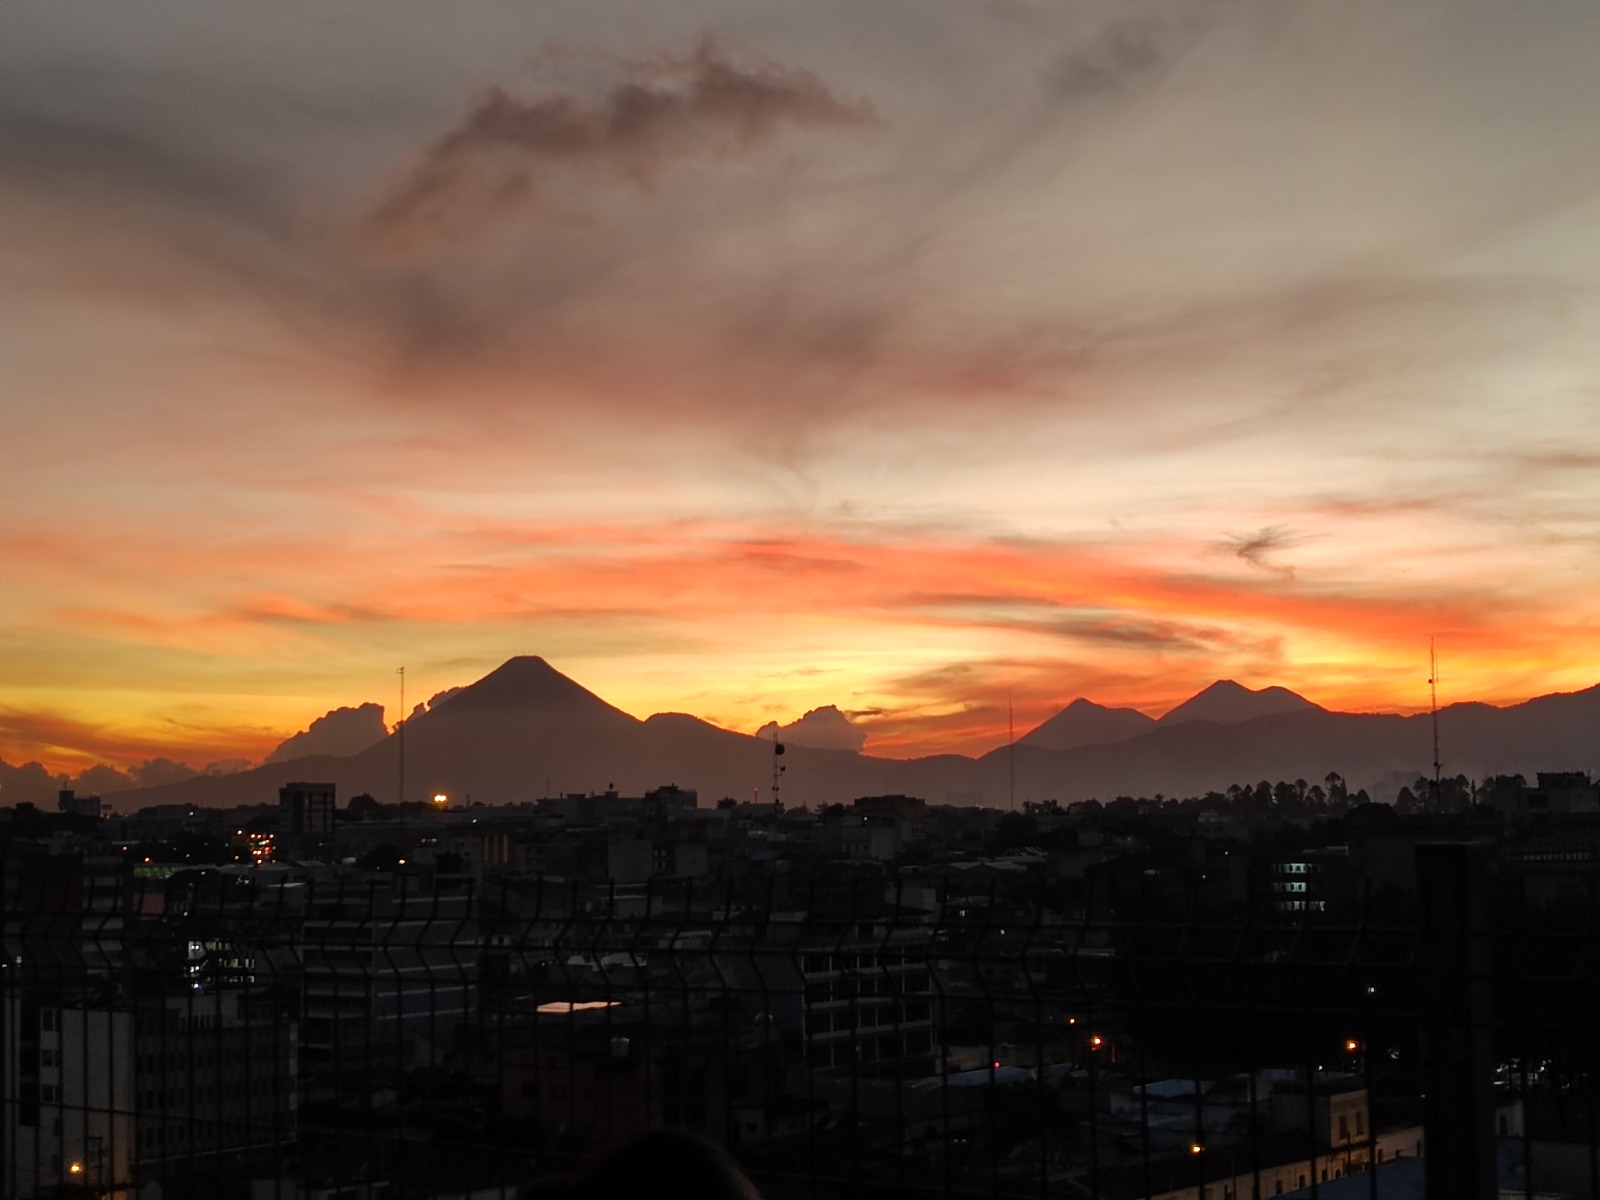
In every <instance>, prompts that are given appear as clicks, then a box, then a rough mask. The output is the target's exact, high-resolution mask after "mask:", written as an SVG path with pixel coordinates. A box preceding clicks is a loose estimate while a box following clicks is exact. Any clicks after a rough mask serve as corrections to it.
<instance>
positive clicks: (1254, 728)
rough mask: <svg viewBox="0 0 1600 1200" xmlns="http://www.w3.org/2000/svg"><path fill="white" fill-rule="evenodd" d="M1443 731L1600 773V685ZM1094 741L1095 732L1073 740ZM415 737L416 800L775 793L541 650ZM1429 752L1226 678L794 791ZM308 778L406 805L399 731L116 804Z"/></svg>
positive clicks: (791, 789) (409, 782)
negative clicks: (995, 743) (975, 747)
mask: <svg viewBox="0 0 1600 1200" xmlns="http://www.w3.org/2000/svg"><path fill="white" fill-rule="evenodd" d="M1140 729H1142V730H1143V732H1139V731H1138V730H1140ZM1130 730H1132V731H1134V732H1132V733H1131V734H1130V733H1129V732H1128V731H1130ZM1439 730H1440V746H1441V751H1442V757H1443V759H1444V763H1445V771H1446V773H1447V774H1450V775H1456V774H1464V775H1467V776H1469V777H1471V778H1482V777H1484V776H1486V775H1489V774H1512V773H1517V772H1521V773H1523V774H1526V775H1531V774H1532V773H1533V772H1535V771H1540V770H1545V771H1549V770H1592V769H1594V768H1596V767H1600V741H1597V738H1596V732H1597V731H1600V687H1594V688H1589V689H1587V690H1585V691H1582V692H1575V693H1570V694H1557V695H1550V696H1541V697H1539V698H1537V699H1534V700H1530V701H1527V702H1526V703H1524V704H1517V705H1512V706H1510V707H1507V708H1496V707H1493V706H1491V705H1487V704H1457V705H1452V706H1450V707H1448V708H1445V709H1442V710H1441V711H1440V713H1439ZM1087 737H1094V738H1096V739H1098V740H1096V741H1093V742H1088V741H1081V740H1080V741H1077V742H1076V744H1071V743H1072V742H1073V739H1075V738H1087ZM405 739H406V741H405V755H406V792H405V798H406V799H410V800H419V799H423V798H425V797H427V796H430V795H432V794H434V793H435V792H445V793H447V794H448V795H450V796H451V797H452V798H453V799H455V800H456V801H457V802H458V803H459V802H464V801H466V800H467V799H468V798H469V797H470V798H471V799H473V800H482V801H484V802H485V803H508V802H516V801H527V800H534V799H538V798H540V797H544V796H550V795H558V794H561V793H563V792H589V791H602V790H605V789H607V788H608V787H612V786H614V787H616V789H617V790H618V791H621V792H623V793H624V794H634V795H637V794H639V793H640V792H643V791H645V790H647V789H649V788H652V787H656V786H659V785H662V784H668V783H675V784H678V785H679V786H682V787H685V788H693V789H695V790H697V791H698V792H699V793H700V798H701V802H702V803H703V804H706V805H710V804H712V803H715V802H716V801H717V800H718V799H720V798H722V797H724V796H733V797H735V798H738V799H749V798H751V797H752V796H754V797H757V798H760V799H763V800H764V799H767V798H769V797H770V794H771V792H770V789H771V785H772V778H773V776H772V768H773V765H774V753H773V744H772V742H771V741H770V740H767V739H764V738H758V737H752V736H750V735H747V734H742V733H735V732H732V731H730V730H727V729H720V728H718V727H717V726H715V725H712V724H709V723H708V722H706V721H703V720H700V719H699V718H697V717H692V716H688V715H686V714H683V713H658V714H656V715H655V716H652V717H650V718H649V719H648V720H644V721H641V720H639V719H637V718H636V717H633V716H631V715H629V714H628V713H625V712H623V711H622V710H621V709H618V708H615V707H613V706H612V705H610V704H607V703H606V702H605V701H604V700H602V699H601V698H600V697H598V696H596V695H595V694H594V693H593V692H590V691H588V690H587V689H585V688H583V687H582V686H580V685H579V684H577V683H575V682H573V681H572V680H571V679H569V678H567V677H566V676H565V675H563V674H561V672H559V671H557V670H556V669H555V668H554V667H552V666H550V665H549V664H548V663H546V662H545V661H544V660H543V659H540V658H516V659H512V660H511V661H510V662H508V663H506V664H505V665H504V666H501V667H500V668H498V669H497V670H495V671H493V672H491V673H490V674H489V675H486V676H485V677H484V678H482V679H480V680H479V681H478V682H476V683H474V684H472V685H470V686H469V687H465V688H462V689H460V690H459V691H456V692H455V693H454V694H452V695H451V696H450V697H449V698H448V699H446V700H442V701H441V702H439V703H438V704H435V705H432V706H431V707H430V708H429V709H428V710H427V711H425V712H422V713H420V714H418V715H416V716H413V717H412V718H411V720H409V721H408V722H407V723H406V727H405ZM1431 761H1432V731H1431V723H1430V721H1429V718H1428V716H1427V715H1426V714H1423V715H1420V716H1410V717H1402V716H1398V715H1394V714H1363V713H1338V712H1329V711H1328V710H1326V709H1323V708H1321V707H1319V706H1317V705H1315V704H1313V703H1311V702H1310V701H1309V700H1306V699H1305V698H1304V697H1301V696H1297V695H1295V694H1294V693H1293V692H1290V691H1287V690H1286V689H1283V688H1264V689H1261V690H1260V691H1252V690H1250V689H1248V688H1244V687H1241V686H1240V685H1238V684H1237V683H1232V682H1228V681H1223V682H1220V683H1216V684H1213V685H1212V686H1211V687H1208V688H1206V689H1205V690H1204V691H1203V692H1201V693H1199V695H1197V696H1195V697H1194V698H1193V699H1191V700H1188V701H1186V702H1184V703H1183V704H1180V705H1179V706H1178V707H1177V708H1175V709H1173V710H1172V711H1171V712H1169V713H1168V714H1167V715H1166V716H1165V717H1163V718H1162V719H1161V720H1160V721H1158V722H1151V721H1150V720H1149V718H1147V717H1141V716H1140V715H1139V714H1137V713H1131V712H1130V711H1129V710H1125V709H1124V710H1118V709H1108V708H1104V707H1102V706H1100V705H1096V704H1093V703H1091V702H1089V701H1077V702H1075V703H1073V704H1071V705H1068V706H1067V708H1066V709H1064V710H1063V711H1062V712H1061V713H1059V714H1057V716H1055V717H1053V718H1051V719H1050V720H1049V721H1046V722H1045V723H1044V724H1043V725H1041V726H1039V727H1038V728H1037V729H1035V730H1032V731H1030V732H1029V733H1028V735H1026V736H1025V737H1023V738H1021V739H1019V740H1018V742H1017V744H1016V746H1015V747H1013V748H1009V749H1008V748H1006V747H1001V748H998V749H996V750H994V751H991V752H990V753H988V754H985V755H983V756H982V757H981V758H977V759H972V758H965V757H962V756H959V755H953V754H947V755H939V756H936V757H930V758H922V759H913V760H909V761H905V760H895V759H885V758H874V757H871V756H869V755H864V754H858V753H855V752H853V751H849V750H828V749H818V748H815V747H809V746H804V745H799V744H791V745H789V746H787V753H786V754H785V756H784V759H783V765H784V766H785V768H786V771H785V774H784V775H783V777H782V783H781V786H782V792H781V795H782V798H783V799H784V800H785V802H786V803H789V804H800V803H810V804H818V803H827V802H836V801H849V800H851V799H853V798H854V797H856V796H864V795H875V794H882V793H887V792H904V793H908V794H911V795H918V796H923V797H925V798H926V799H928V800H929V801H930V802H932V803H935V804H942V803H948V802H951V801H956V802H962V803H966V802H979V803H988V804H991V805H1000V804H1004V803H1005V802H1006V800H1007V798H1008V796H1010V795H1011V794H1013V793H1012V784H1011V781H1012V780H1013V779H1014V780H1015V793H1014V794H1015V796H1016V798H1017V799H1018V800H1019V801H1020V800H1028V799H1040V800H1042V799H1058V800H1061V801H1064V802H1070V801H1073V800H1081V799H1089V798H1098V799H1101V800H1109V799H1114V798H1115V797H1117V796H1119V795H1131V796H1140V795H1144V796H1153V795H1155V794H1157V793H1161V794H1164V795H1167V796H1190V795H1200V794H1203V793H1205V792H1206V791H1208V790H1218V791H1220V790H1222V789H1224V788H1226V787H1227V786H1228V785H1229V784H1230V783H1240V784H1253V783H1255V782H1258V781H1260V780H1263V779H1265V780H1268V781H1269V782H1276V781H1277V780H1280V779H1285V780H1291V781H1292V780H1295V779H1304V780H1306V781H1308V782H1311V783H1316V782H1320V781H1322V780H1323V778H1324V777H1325V776H1326V775H1327V774H1328V773H1329V772H1335V771H1336V772H1338V773H1339V774H1340V775H1342V776H1343V777H1344V778H1345V780H1346V782H1347V783H1348V784H1349V786H1350V788H1351V789H1352V790H1355V789H1356V788H1360V787H1369V786H1372V785H1373V784H1374V783H1375V781H1377V780H1379V779H1382V778H1384V777H1385V776H1388V775H1396V774H1398V775H1400V776H1402V777H1403V776H1404V775H1406V774H1408V773H1409V774H1410V775H1411V776H1412V777H1418V776H1422V775H1426V774H1429V773H1431V768H1430V766H1429V764H1430V763H1431ZM297 779H308V780H318V781H327V782H332V783H333V784H335V785H336V787H337V788H338V794H339V797H340V803H341V805H342V804H343V803H344V802H345V801H346V800H348V798H349V797H350V796H352V795H355V794H357V793H360V792H369V793H371V794H372V795H374V796H376V797H377V798H378V799H380V800H382V801H384V802H385V803H388V802H392V801H393V800H395V799H396V797H397V788H398V783H399V739H398V737H397V735H395V734H390V735H389V736H388V737H386V738H385V739H384V740H383V741H381V742H380V743H378V744H377V745H375V746H372V747H370V748H368V749H366V750H364V751H362V752H361V753H359V754H355V755H351V756H349V757H343V758H337V757H332V756H328V755H322V756H317V757H312V758H302V759H297V760H295V761H293V762H287V763H270V764H265V765H263V766H260V767H257V768H255V769H254V770H250V771H244V772H241V773H239V774H235V775H228V776H221V777H217V776H199V777H196V778H193V779H188V780H184V781H182V782H180V783H174V784H169V785H166V786H162V787H151V788H141V789H137V790H133V791H128V792H121V793H118V794H117V796H116V797H115V800H116V803H117V806H118V808H119V810H121V811H125V812H126V811H132V809H134V808H138V807H142V806H144V805H147V804H176V803H187V804H205V805H235V804H262V803H273V802H275V801H276V799H277V789H278V788H279V787H280V786H281V785H282V784H284V783H287V782H290V781H292V780H297ZM1375 798H1378V799H1389V798H1390V797H1388V796H1384V795H1378V794H1376V793H1375Z"/></svg>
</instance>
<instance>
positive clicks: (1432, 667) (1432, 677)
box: [1428, 638, 1443, 812]
mask: <svg viewBox="0 0 1600 1200" xmlns="http://www.w3.org/2000/svg"><path fill="white" fill-rule="evenodd" d="M1428 707H1429V710H1430V711H1431V712H1432V714H1433V811H1434V812H1438V811H1439V809H1440V808H1441V807H1442V804H1441V800H1442V792H1441V791H1440V784H1439V772H1440V771H1441V770H1443V764H1442V763H1440V762H1439V660H1438V658H1437V656H1436V655H1435V654H1434V651H1433V639H1432V638H1429V639H1428Z"/></svg>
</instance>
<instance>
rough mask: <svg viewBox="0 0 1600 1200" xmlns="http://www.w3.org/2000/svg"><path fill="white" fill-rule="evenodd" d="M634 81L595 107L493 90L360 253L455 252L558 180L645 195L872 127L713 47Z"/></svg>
mask: <svg viewBox="0 0 1600 1200" xmlns="http://www.w3.org/2000/svg"><path fill="white" fill-rule="evenodd" d="M629 69H630V70H631V71H632V72H633V77H632V78H627V79H624V80H623V81H622V82H620V83H618V84H616V85H615V86H614V87H613V88H612V89H611V90H610V91H609V92H608V93H607V94H606V95H605V96H604V97H603V98H602V99H601V100H599V101H597V102H590V101H586V100H585V99H583V98H581V97H578V96H574V95H569V94H564V93H552V94H548V95H545V96H543V97H541V98H540V99H537V100H533V101H524V100H520V99H518V98H517V97H515V96H512V95H511V94H509V93H508V92H506V91H505V90H504V89H503V88H500V87H498V86H492V87H490V88H488V89H487V90H486V91H485V92H484V93H483V94H482V95H481V96H480V98H479V99H478V101H477V103H476V104H475V105H474V106H473V108H472V111H471V112H470V113H468V114H467V116H466V118H465V119H464V120H463V121H462V122H461V123H460V124H459V125H457V126H456V127H455V128H454V129H452V130H450V131H449V132H448V133H445V134H444V135H442V136H441V137H438V138H436V139H435V140H434V141H433V142H431V143H430V144H429V145H428V146H427V147H425V148H424V149H423V150H422V152H421V153H420V154H419V155H418V157H417V159H416V161H415V162H413V163H412V165H411V166H410V167H409V168H408V169H406V170H405V171H404V172H403V173H402V174H401V175H400V176H399V177H398V178H397V179H396V180H395V181H394V182H393V183H392V184H391V186H390V187H389V189H388V190H387V192H386V193H385V194H384V195H383V196H382V197H381V198H380V199H379V200H378V201H377V202H376V203H375V204H373V205H372V207H371V208H370V209H369V210H368V212H367V213H366V214H365V216H364V218H363V219H362V220H361V222H360V224H359V226H358V228H357V230H356V233H357V239H358V242H359V243H360V244H362V245H363V246H365V247H366V248H367V249H369V250H375V251H378V252H380V253H388V254H400V255H404V254H406V253H409V252H413V251H416V250H418V249H420V248H423V247H426V246H428V245H430V244H433V243H435V242H437V241H440V240H444V241H456V240H460V239H463V238H465V237H467V236H468V235H470V234H472V233H474V232H478V231H481V230H482V229H483V228H484V227H486V226H492V225H494V224H496V223H498V222H499V221H501V220H503V219H505V218H506V217H507V216H508V215H510V214H514V213H523V212H526V211H528V210H529V209H530V208H531V207H532V206H534V205H535V204H536V202H537V199H538V192H539V188H540V186H541V184H542V183H543V182H544V176H545V175H546V174H547V173H549V172H552V171H564V172H567V173H579V174H583V173H587V174H593V175H600V176H602V177H611V178H621V179H623V180H625V181H627V182H628V183H630V184H631V185H633V186H634V187H635V188H638V189H640V190H649V189H650V188H651V187H652V186H653V185H654V184H655V182H656V180H657V178H658V177H659V176H660V175H661V173H662V172H663V171H665V170H666V169H667V168H668V167H669V166H671V165H672V164H674V163H676V162H681V161H684V160H691V159H704V158H712V159H718V158H730V157H736V156H740V155H743V154H746V153H749V152H751V151H753V150H756V149H759V148H760V147H762V146H764V145H766V144H767V143H769V142H771V141H772V140H773V139H774V138H775V137H777V135H778V134H779V132H780V131H781V130H783V129H785V128H808V127H809V128H830V127H831V128H839V127H850V126H860V125H866V124H869V123H871V122H872V121H873V120H874V117H873V114H872V110H871V109H870V107H868V106H867V105H866V104H864V103H861V102H847V101H844V100H841V99H839V98H838V97H837V96H835V95H834V94H833V93H832V92H831V91H830V90H829V89H828V88H827V87H826V86H824V85H823V83H822V82H821V81H820V80H819V79H818V78H817V77H816V76H815V75H812V74H811V73H810V72H808V71H803V70H799V69H796V68H792V67H787V66H784V65H782V64H780V63H777V62H775V61H772V60H770V59H769V60H764V61H760V62H758V63H756V64H754V65H752V66H742V65H739V64H736V63H734V62H732V61H730V59H729V58H727V57H726V56H724V54H723V52H722V51H721V49H720V48H719V47H718V46H717V44H716V43H715V42H714V41H712V40H711V39H709V38H707V39H703V40H702V41H701V43H700V45H699V46H698V47H697V48H696V50H695V51H694V53H693V54H692V55H691V56H689V57H688V58H686V59H683V60H671V59H661V60H657V61H655V62H652V63H643V64H631V65H630V67H629Z"/></svg>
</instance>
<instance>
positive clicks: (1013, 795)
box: [1006, 688, 1017, 812]
mask: <svg viewBox="0 0 1600 1200" xmlns="http://www.w3.org/2000/svg"><path fill="white" fill-rule="evenodd" d="M1006 795H1007V800H1008V807H1009V809H1010V811H1011V812H1016V811H1017V713H1016V708H1015V707H1014V706H1013V704H1012V702H1011V689H1010V688H1007V689H1006Z"/></svg>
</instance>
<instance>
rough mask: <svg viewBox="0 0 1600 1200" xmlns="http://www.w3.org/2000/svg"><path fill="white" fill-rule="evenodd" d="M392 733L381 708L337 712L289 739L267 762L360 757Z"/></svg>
mask: <svg viewBox="0 0 1600 1200" xmlns="http://www.w3.org/2000/svg"><path fill="white" fill-rule="evenodd" d="M388 732H389V731H388V729H387V727H386V726H385V725H384V723H383V705H381V704H372V703H367V704H363V705H361V706H360V707H358V708H336V709H334V710H333V711H332V712H330V713H328V714H327V715H325V716H321V717H318V718H317V719H316V720H315V721H313V722H311V725H310V727H309V728H307V729H305V730H304V731H302V732H300V733H297V734H295V735H294V736H293V737H291V738H286V739H285V740H284V741H283V742H281V743H280V744H279V745H278V748H277V749H276V750H274V751H273V752H272V753H271V754H269V755H267V757H266V759H265V760H264V761H266V762H269V763H275V762H293V761H294V760H295V759H297V758H309V757H311V756H313V755H317V754H331V755H334V756H344V755H349V754H359V753H361V751H363V750H365V749H366V748H367V747H368V746H373V745H376V744H377V743H378V742H381V741H382V740H383V739H384V737H385V736H387V734H388Z"/></svg>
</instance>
